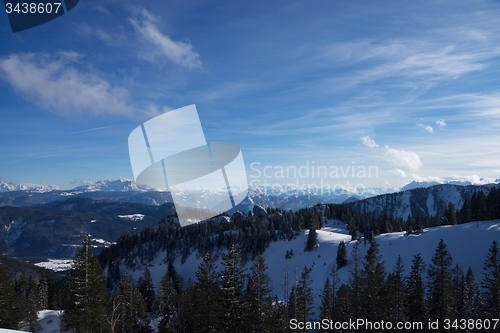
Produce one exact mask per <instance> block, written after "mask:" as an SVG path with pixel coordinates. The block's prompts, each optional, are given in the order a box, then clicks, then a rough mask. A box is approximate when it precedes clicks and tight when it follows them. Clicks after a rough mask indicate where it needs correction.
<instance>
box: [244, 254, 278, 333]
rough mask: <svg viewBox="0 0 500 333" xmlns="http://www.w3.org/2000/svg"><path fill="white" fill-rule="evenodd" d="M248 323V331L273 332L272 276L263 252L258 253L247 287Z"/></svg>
mask: <svg viewBox="0 0 500 333" xmlns="http://www.w3.org/2000/svg"><path fill="white" fill-rule="evenodd" d="M247 290H248V291H247V297H246V298H247V300H248V302H247V305H246V308H247V309H248V310H247V311H248V316H249V318H248V320H246V323H247V325H248V330H247V332H256V333H258V332H262V333H265V332H272V323H271V321H270V320H271V318H272V314H273V306H272V291H273V288H272V285H271V278H270V277H269V275H268V274H267V265H266V263H265V261H264V257H263V256H262V255H261V254H258V255H257V258H255V260H254V262H253V266H252V271H251V276H250V278H249V283H248V288H247Z"/></svg>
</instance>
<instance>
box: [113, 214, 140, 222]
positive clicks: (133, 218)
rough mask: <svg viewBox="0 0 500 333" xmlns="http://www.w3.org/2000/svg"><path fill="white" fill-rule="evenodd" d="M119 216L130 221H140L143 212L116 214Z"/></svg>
mask: <svg viewBox="0 0 500 333" xmlns="http://www.w3.org/2000/svg"><path fill="white" fill-rule="evenodd" d="M118 217H119V218H121V219H125V220H131V221H142V220H143V219H144V215H143V214H132V215H118Z"/></svg>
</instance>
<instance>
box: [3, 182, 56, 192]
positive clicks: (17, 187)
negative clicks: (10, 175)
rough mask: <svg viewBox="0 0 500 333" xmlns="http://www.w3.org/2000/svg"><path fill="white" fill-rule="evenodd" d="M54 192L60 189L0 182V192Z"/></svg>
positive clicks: (50, 186) (51, 186)
mask: <svg viewBox="0 0 500 333" xmlns="http://www.w3.org/2000/svg"><path fill="white" fill-rule="evenodd" d="M56 190H60V188H59V187H57V186H55V185H47V184H30V183H25V184H23V183H14V182H9V183H4V182H0V192H12V191H27V192H37V193H44V192H50V191H56Z"/></svg>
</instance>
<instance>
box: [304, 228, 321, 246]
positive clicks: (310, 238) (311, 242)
mask: <svg viewBox="0 0 500 333" xmlns="http://www.w3.org/2000/svg"><path fill="white" fill-rule="evenodd" d="M317 247H318V233H317V232H316V229H315V228H314V226H313V227H311V229H309V234H308V235H307V241H306V246H305V249H304V251H305V252H308V251H312V250H314V249H316V248H317Z"/></svg>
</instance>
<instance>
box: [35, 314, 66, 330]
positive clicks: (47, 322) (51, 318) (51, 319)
mask: <svg viewBox="0 0 500 333" xmlns="http://www.w3.org/2000/svg"><path fill="white" fill-rule="evenodd" d="M61 315H62V311H60V310H43V311H38V325H39V327H40V328H41V329H42V332H43V333H59V332H60V331H61V330H60V324H61Z"/></svg>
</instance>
